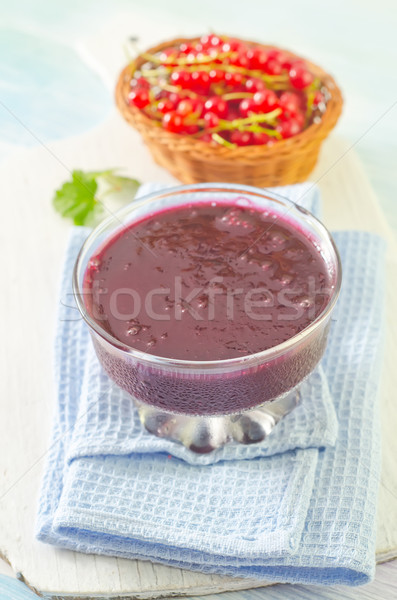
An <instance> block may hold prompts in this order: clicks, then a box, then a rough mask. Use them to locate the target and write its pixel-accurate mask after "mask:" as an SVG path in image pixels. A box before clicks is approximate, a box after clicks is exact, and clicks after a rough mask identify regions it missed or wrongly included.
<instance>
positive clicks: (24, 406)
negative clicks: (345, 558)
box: [0, 114, 397, 599]
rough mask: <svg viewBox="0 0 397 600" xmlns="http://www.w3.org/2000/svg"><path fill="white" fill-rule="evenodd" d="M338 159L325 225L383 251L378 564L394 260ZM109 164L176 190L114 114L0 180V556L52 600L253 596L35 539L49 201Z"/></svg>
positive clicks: (55, 244) (390, 430) (391, 448)
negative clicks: (368, 234) (368, 237)
mask: <svg viewBox="0 0 397 600" xmlns="http://www.w3.org/2000/svg"><path fill="white" fill-rule="evenodd" d="M346 149H347V148H346V145H345V144H344V143H342V142H340V141H338V140H337V139H333V140H332V139H331V140H329V142H328V143H327V144H326V146H325V148H324V152H323V155H322V157H321V161H320V164H319V165H318V167H317V169H316V172H315V174H313V179H314V180H316V179H318V180H319V185H320V187H321V189H322V192H323V201H324V213H325V218H324V221H325V223H326V224H327V225H328V226H329V227H330V228H333V229H336V228H339V229H342V228H343V229H346V228H362V229H367V230H371V231H377V232H379V233H380V234H381V235H383V236H384V237H385V238H386V239H387V240H388V241H389V255H388V283H389V289H388V299H389V317H388V331H387V347H386V354H385V361H384V363H385V364H384V376H383V382H382V411H383V413H382V414H383V427H384V459H383V461H384V462H383V475H382V482H381V491H380V501H379V525H378V543H377V550H378V558H379V560H386V559H388V558H391V557H393V556H396V555H397V501H396V498H397V472H396V468H395V465H394V463H393V458H394V457H395V456H396V455H397V436H396V435H395V433H394V430H395V426H396V423H397V403H396V402H394V398H395V390H396V389H397V369H396V367H395V364H396V359H397V347H396V342H397V335H396V321H395V319H394V314H393V297H392V295H393V291H395V290H396V288H397V276H396V257H397V252H396V242H395V240H394V238H393V235H392V234H391V232H390V230H389V229H388V226H387V223H386V222H385V220H384V218H383V216H382V213H381V212H380V210H379V208H378V205H377V201H376V198H375V196H374V194H373V192H372V191H371V188H370V187H369V184H368V182H367V179H366V177H365V174H364V173H363V171H362V169H361V167H360V164H359V163H358V161H357V158H356V157H355V155H354V152H353V151H348V152H347V153H345V152H346ZM344 153H345V154H344ZM109 166H121V167H127V172H129V173H130V174H131V175H134V176H136V177H138V178H139V179H140V180H141V181H163V182H164V183H167V182H173V179H172V178H171V177H170V176H169V175H168V174H167V173H166V172H165V171H163V170H162V169H160V168H159V167H157V166H156V165H155V164H154V163H153V161H152V160H151V158H150V157H149V155H148V152H147V150H146V148H145V147H144V146H143V145H142V143H141V141H140V139H139V138H138V136H137V134H135V132H133V131H132V130H130V129H129V128H128V127H127V125H125V124H124V123H123V122H122V121H121V118H120V117H118V116H117V115H115V114H114V115H112V116H111V118H110V119H109V120H108V122H106V123H105V124H103V125H102V126H101V127H99V128H98V129H96V130H94V131H91V132H90V133H88V134H86V135H84V136H79V137H78V138H74V139H73V138H72V139H69V140H67V141H63V142H59V143H56V144H52V145H51V146H50V147H48V148H45V147H41V148H38V149H34V150H29V151H28V150H26V151H19V152H18V153H16V154H15V155H14V156H13V157H11V158H10V160H9V161H8V162H7V164H4V166H3V167H2V169H1V170H0V181H1V182H2V205H3V207H2V208H3V215H4V216H3V220H2V222H1V236H0V244H1V256H2V258H3V262H2V271H3V281H4V282H7V285H6V286H5V289H3V293H2V294H1V295H0V302H1V315H2V316H3V319H2V344H1V345H0V385H1V391H0V457H1V459H0V474H1V477H0V497H1V498H2V499H1V500H0V553H1V555H3V557H4V558H5V559H7V561H9V562H10V563H11V565H12V568H13V570H14V572H19V573H21V574H22V576H23V577H24V579H25V581H26V582H27V583H28V585H29V586H31V587H32V588H33V589H35V590H37V591H38V592H40V593H41V594H43V595H44V596H45V597H52V598H57V597H75V598H98V597H101V598H123V599H127V598H132V597H134V598H146V597H155V596H161V595H163V596H164V595H171V594H172V595H176V594H177V595H184V594H185V595H186V594H187V595H193V594H195V595H198V594H208V593H215V592H219V591H227V590H236V589H244V588H250V587H254V586H255V585H258V584H255V582H252V581H249V580H245V579H244V580H241V579H232V578H226V577H219V576H208V575H203V574H199V573H192V572H189V571H181V570H179V569H173V568H168V567H165V566H160V565H153V564H151V563H149V562H139V561H128V560H120V559H115V558H108V557H102V556H91V555H83V554H77V553H73V552H69V551H65V550H61V549H56V548H53V547H51V546H47V545H44V544H41V543H39V542H37V541H35V539H34V537H33V526H34V519H35V511H36V502H37V494H38V489H39V484H40V478H41V473H42V468H43V464H44V460H45V455H46V451H47V449H48V444H49V438H50V430H51V415H52V411H53V403H54V393H53V389H52V384H51V380H52V364H51V363H52V344H53V331H54V323H55V311H56V307H57V284H58V279H59V273H60V268H61V263H62V256H63V253H64V249H65V245H66V240H67V236H68V230H69V227H70V226H69V224H68V223H66V222H65V221H63V220H61V219H60V218H58V216H57V215H56V214H55V213H54V212H53V209H52V207H51V202H50V200H51V197H52V194H53V190H54V189H55V188H56V187H57V186H59V184H60V183H61V182H63V181H64V180H65V179H66V178H67V177H68V171H70V170H72V169H73V168H76V167H78V168H82V169H95V170H96V169H100V168H105V167H109ZM262 585H263V584H262ZM338 597H339V596H338V595H336V596H335V598H338ZM346 597H347V596H346ZM351 597H352V598H353V597H355V596H351ZM356 597H358V596H356ZM349 598H350V596H349Z"/></svg>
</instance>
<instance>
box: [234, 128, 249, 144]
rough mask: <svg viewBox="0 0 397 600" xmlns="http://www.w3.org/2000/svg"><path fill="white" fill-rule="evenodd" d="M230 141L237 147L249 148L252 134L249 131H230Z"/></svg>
mask: <svg viewBox="0 0 397 600" xmlns="http://www.w3.org/2000/svg"><path fill="white" fill-rule="evenodd" d="M230 141H231V142H232V144H236V145H237V146H249V145H250V144H252V133H251V132H249V131H238V130H235V131H232V133H231V134H230Z"/></svg>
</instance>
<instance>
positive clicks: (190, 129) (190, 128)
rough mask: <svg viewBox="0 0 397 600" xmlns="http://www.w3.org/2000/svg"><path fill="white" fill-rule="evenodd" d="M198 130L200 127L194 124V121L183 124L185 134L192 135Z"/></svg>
mask: <svg viewBox="0 0 397 600" xmlns="http://www.w3.org/2000/svg"><path fill="white" fill-rule="evenodd" d="M198 131H200V127H199V126H198V125H196V124H195V123H191V124H190V125H185V132H186V133H187V135H194V134H195V133H197V132H198Z"/></svg>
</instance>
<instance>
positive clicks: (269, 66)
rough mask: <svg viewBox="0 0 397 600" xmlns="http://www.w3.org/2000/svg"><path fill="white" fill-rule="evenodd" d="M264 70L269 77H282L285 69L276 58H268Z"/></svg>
mask: <svg viewBox="0 0 397 600" xmlns="http://www.w3.org/2000/svg"><path fill="white" fill-rule="evenodd" d="M263 70H264V71H265V73H267V74H268V75H280V74H281V73H282V71H283V67H282V66H281V64H280V63H279V62H278V60H276V59H275V58H268V59H267V61H266V62H265V64H264V65H263Z"/></svg>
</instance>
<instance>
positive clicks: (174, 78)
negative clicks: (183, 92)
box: [170, 71, 194, 89]
mask: <svg viewBox="0 0 397 600" xmlns="http://www.w3.org/2000/svg"><path fill="white" fill-rule="evenodd" d="M193 75H194V73H193ZM170 80H171V83H172V85H175V86H179V87H180V88H182V89H188V88H189V87H190V84H191V81H192V77H191V74H190V73H189V71H174V72H173V73H171V77H170Z"/></svg>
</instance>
